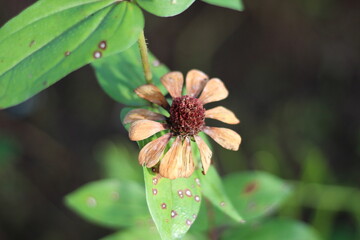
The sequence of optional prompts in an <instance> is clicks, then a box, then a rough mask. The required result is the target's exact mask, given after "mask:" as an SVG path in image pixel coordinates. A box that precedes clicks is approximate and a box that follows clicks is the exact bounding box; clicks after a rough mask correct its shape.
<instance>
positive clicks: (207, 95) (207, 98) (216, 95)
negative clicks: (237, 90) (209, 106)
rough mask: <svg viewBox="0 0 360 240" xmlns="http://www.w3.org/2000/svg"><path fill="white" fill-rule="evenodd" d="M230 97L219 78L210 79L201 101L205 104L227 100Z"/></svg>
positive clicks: (200, 98)
mask: <svg viewBox="0 0 360 240" xmlns="http://www.w3.org/2000/svg"><path fill="white" fill-rule="evenodd" d="M228 95H229V92H228V90H227V89H226V87H225V85H224V83H223V82H222V81H221V80H220V79H218V78H212V79H210V80H209V81H208V82H207V83H206V85H205V87H204V90H203V92H202V93H201V95H200V97H199V100H200V101H202V103H203V104H206V103H210V102H216V101H220V100H223V99H225V98H226V97H227V96H228Z"/></svg>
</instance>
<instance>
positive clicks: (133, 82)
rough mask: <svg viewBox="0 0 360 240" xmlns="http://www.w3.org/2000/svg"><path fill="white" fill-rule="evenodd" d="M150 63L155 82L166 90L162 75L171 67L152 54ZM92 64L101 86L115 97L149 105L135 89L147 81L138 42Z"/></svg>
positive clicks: (124, 102) (123, 100)
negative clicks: (161, 80) (161, 62)
mask: <svg viewBox="0 0 360 240" xmlns="http://www.w3.org/2000/svg"><path fill="white" fill-rule="evenodd" d="M150 63H151V68H152V73H153V81H154V84H155V85H157V86H158V87H160V89H161V90H163V92H164V88H163V87H162V85H161V84H160V77H161V76H163V75H164V74H165V73H167V72H169V69H168V68H167V67H165V66H164V65H162V64H160V63H159V61H158V60H157V59H156V58H155V57H154V56H153V55H151V54H150ZM92 66H93V67H94V69H95V73H96V76H97V79H98V81H99V83H100V85H101V87H102V88H103V89H104V90H105V92H106V93H107V94H109V95H110V96H111V97H112V98H113V99H115V100H116V101H118V102H120V103H123V104H125V105H130V106H142V105H148V102H147V101H145V100H143V99H141V98H140V97H138V96H137V95H136V94H135V93H134V91H133V90H134V89H135V88H137V87H139V86H140V85H142V84H145V83H146V82H145V78H144V72H143V68H142V62H141V57H140V52H139V48H138V45H137V44H134V45H133V46H132V47H131V48H129V49H128V50H126V51H124V52H122V53H118V54H116V55H113V56H111V57H108V58H104V59H101V60H99V61H96V62H94V63H93V64H92Z"/></svg>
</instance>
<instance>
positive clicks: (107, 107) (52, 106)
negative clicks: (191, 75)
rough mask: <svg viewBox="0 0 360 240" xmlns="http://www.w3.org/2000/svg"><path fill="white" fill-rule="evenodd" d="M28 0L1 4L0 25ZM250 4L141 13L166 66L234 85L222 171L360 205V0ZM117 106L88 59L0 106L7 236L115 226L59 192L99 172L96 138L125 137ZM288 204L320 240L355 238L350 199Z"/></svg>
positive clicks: (94, 231) (358, 220)
mask: <svg viewBox="0 0 360 240" xmlns="http://www.w3.org/2000/svg"><path fill="white" fill-rule="evenodd" d="M33 2H35V1H30V0H26V1H25V0H12V1H5V0H0V25H3V24H4V23H5V22H6V21H8V20H9V19H10V18H12V17H14V16H15V15H16V14H18V13H19V12H21V11H22V10H23V9H25V8H26V7H27V6H29V5H30V4H32V3H33ZM244 4H245V8H246V10H245V11H244V12H241V13H239V12H236V11H232V10H228V9H224V8H219V7H215V6H211V5H207V4H205V3H203V2H201V1H197V2H196V3H195V4H193V6H191V7H190V8H189V9H188V10H187V11H185V12H184V13H182V14H180V15H179V16H176V17H171V18H160V17H155V16H152V15H150V14H145V16H146V28H145V34H146V36H147V38H148V43H149V48H150V49H151V50H152V52H153V53H154V54H155V55H156V56H157V57H158V58H159V59H160V60H161V61H162V62H163V63H165V64H166V65H168V66H169V67H170V69H172V70H180V71H182V72H184V73H185V72H186V71H188V70H190V69H192V68H197V69H201V70H203V71H204V72H206V73H207V74H208V75H209V76H211V77H219V78H221V79H222V80H223V81H224V82H225V84H226V85H227V87H228V88H229V91H230V96H229V98H228V99H226V100H225V101H223V102H221V104H222V105H224V106H227V107H228V108H230V109H232V110H234V112H235V113H236V114H237V116H238V117H239V118H240V120H241V124H240V125H239V126H236V127H234V129H235V130H236V131H237V132H239V133H240V134H241V136H242V138H243V143H242V145H241V148H240V151H239V152H236V153H233V152H227V151H225V150H221V149H220V148H218V149H216V157H217V159H218V161H217V165H218V168H219V169H220V172H221V173H222V174H227V173H230V172H232V171H239V170H251V169H262V170H266V171H269V172H272V173H274V174H276V175H278V176H280V177H282V178H285V179H289V180H297V181H302V182H304V183H307V182H317V183H320V184H322V185H324V186H325V187H326V186H339V187H340V188H342V187H346V189H349V188H350V189H353V192H354V194H353V195H352V197H351V198H352V199H351V200H353V199H359V203H360V193H359V190H358V186H359V184H360V161H359V160H360V144H359V143H360V124H359V123H360V107H359V103H360V94H359V93H360V81H359V76H360V54H359V53H360V30H359V29H360V28H359V26H360V1H357V0H327V1H326V0H293V1H288V0H273V1H257V0H252V1H247V0H245V1H244ZM49 57H51V56H49ZM122 107H123V106H121V105H119V104H118V103H116V102H114V101H113V100H112V99H110V98H109V97H108V96H107V95H106V94H105V93H104V92H103V91H102V89H101V88H100V87H99V85H98V83H97V81H96V79H95V76H94V73H93V70H92V68H91V67H89V66H86V67H83V68H82V69H79V70H78V71H76V72H73V73H71V74H70V75H68V76H67V77H65V78H64V79H62V80H61V81H59V82H58V83H57V84H55V85H54V86H51V87H50V88H48V89H46V90H45V91H44V92H42V93H40V94H38V95H37V96H36V97H34V98H32V99H31V100H29V101H27V102H26V103H24V104H21V105H19V106H17V107H15V108H11V109H8V110H5V111H1V112H0V154H2V155H0V157H1V159H0V239H4V240H7V239H29V240H30V239H36V240H39V239H44V240H48V239H98V238H99V237H101V236H104V235H106V234H107V233H110V232H111V231H110V230H107V229H104V228H100V227H97V226H95V225H93V224H91V223H88V222H86V221H84V220H82V219H81V218H80V217H78V216H76V215H75V214H74V213H72V212H71V211H70V210H68V209H66V207H65V206H64V204H63V197H64V196H65V195H66V194H67V193H69V192H71V191H73V190H75V189H76V188H78V187H80V186H81V185H83V184H85V183H87V182H89V181H92V180H96V179H99V178H100V173H99V167H98V162H97V161H96V160H95V158H94V151H93V149H95V148H96V146H97V144H98V143H99V142H100V141H102V140H104V139H121V141H124V142H127V143H128V142H129V140H128V139H127V136H126V132H125V130H124V128H123V127H122V126H121V123H120V120H119V112H120V109H121V108H122ZM8 149H11V151H9V150H8ZM312 159H315V160H314V161H313V160H312ZM314 162H315V164H314ZM309 176H310V177H309ZM339 194H341V192H339ZM349 200H350V199H349ZM294 201H295V200H294ZM328 201H330V202H331V198H329V199H328ZM288 205H289V206H290V207H288V208H287V209H290V210H288V211H285V210H284V211H283V213H282V214H283V215H288V216H291V217H297V218H299V219H301V220H303V221H306V222H308V223H309V224H311V225H313V226H314V227H315V228H317V229H318V230H319V231H320V233H321V234H322V236H323V237H324V239H334V240H335V239H336V240H340V239H344V240H347V239H349V240H353V239H359V238H358V237H359V224H360V216H359V213H360V211H358V212H357V213H356V212H352V211H348V210H347V209H346V206H345V205H346V204H344V208H341V209H336V210H334V209H327V208H326V206H327V205H326V204H325V205H323V206H321V205H322V204H320V203H319V204H318V205H316V204H313V205H311V204H310V205H306V204H303V203H301V202H300V203H298V204H291V203H290V204H288ZM291 205H299V206H300V207H299V206H298V208H299V209H301V211H300V213H299V214H294V213H292V211H291V209H292V208H291ZM330 205H331V204H330ZM315 213H316V214H317V215H316V217H314V214H315ZM318 214H320V217H319V216H318ZM329 216H331V217H329ZM314 219H315V220H314ZM319 219H320V220H319ZM329 219H330V220H329Z"/></svg>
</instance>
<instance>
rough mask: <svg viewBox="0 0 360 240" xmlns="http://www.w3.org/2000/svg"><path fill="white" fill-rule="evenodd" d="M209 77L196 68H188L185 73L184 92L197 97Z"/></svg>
mask: <svg viewBox="0 0 360 240" xmlns="http://www.w3.org/2000/svg"><path fill="white" fill-rule="evenodd" d="M208 79H209V77H208V76H207V75H206V74H205V73H203V72H201V71H199V70H196V69H193V70H190V71H189V72H188V73H187V75H186V94H187V95H189V96H190V97H197V96H198V95H199V94H200V92H201V91H202V90H203V89H204V86H205V84H206V82H207V81H208Z"/></svg>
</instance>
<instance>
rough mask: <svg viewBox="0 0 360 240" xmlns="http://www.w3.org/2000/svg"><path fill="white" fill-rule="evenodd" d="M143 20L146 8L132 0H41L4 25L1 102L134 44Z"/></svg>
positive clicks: (0, 58)
mask: <svg viewBox="0 0 360 240" xmlns="http://www.w3.org/2000/svg"><path fill="white" fill-rule="evenodd" d="M143 26H144V19H143V15H142V12H141V10H140V9H139V7H138V6H137V5H136V4H134V3H132V2H129V1H118V0H102V1H100V0H62V1H52V0H42V1H37V2H36V3H35V4H34V5H32V6H31V7H29V8H28V9H26V10H25V11H23V12H22V13H21V14H19V15H18V16H17V17H15V18H13V19H12V20H10V21H9V22H8V23H6V24H5V25H4V26H3V27H2V28H1V29H0V108H6V107H10V106H13V105H16V104H19V103H21V102H23V101H25V100H27V99H28V98H30V97H32V96H33V95H35V94H36V93H38V92H40V91H41V90H43V89H45V88H47V87H48V86H50V85H52V84H54V83H55V82H57V81H58V80H59V79H61V78H62V77H64V76H66V75H67V74H69V73H70V72H72V71H74V70H76V69H78V68H80V67H81V66H84V65H85V64H87V63H90V62H93V61H95V60H97V59H100V58H104V57H106V56H110V55H112V54H114V53H117V52H120V51H123V50H125V49H127V48H129V47H130V46H131V45H133V44H134V42H136V40H137V38H138V36H139V33H140V31H141V30H142V29H143Z"/></svg>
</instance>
